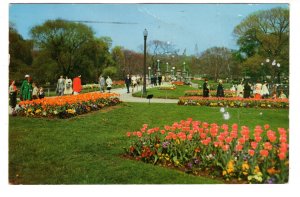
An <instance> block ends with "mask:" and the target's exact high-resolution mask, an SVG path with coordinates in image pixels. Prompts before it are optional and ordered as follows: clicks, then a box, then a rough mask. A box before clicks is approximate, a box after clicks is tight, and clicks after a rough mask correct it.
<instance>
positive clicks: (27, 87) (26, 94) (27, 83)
mask: <svg viewBox="0 0 300 197" xmlns="http://www.w3.org/2000/svg"><path fill="white" fill-rule="evenodd" d="M31 95H32V85H31V77H30V76H29V75H25V80H24V81H23V83H22V85H21V89H20V100H21V101H23V100H24V101H26V100H31Z"/></svg>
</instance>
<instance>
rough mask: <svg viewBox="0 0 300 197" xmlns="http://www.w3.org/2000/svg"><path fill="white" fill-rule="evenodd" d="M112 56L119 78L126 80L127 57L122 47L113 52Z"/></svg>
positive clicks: (114, 49)
mask: <svg viewBox="0 0 300 197" xmlns="http://www.w3.org/2000/svg"><path fill="white" fill-rule="evenodd" d="M111 56H112V59H113V61H114V66H115V67H116V68H117V74H116V75H117V77H118V78H119V79H123V78H125V75H126V73H125V55H124V52H123V48H122V47H121V46H116V47H114V48H113V49H112V51H111Z"/></svg>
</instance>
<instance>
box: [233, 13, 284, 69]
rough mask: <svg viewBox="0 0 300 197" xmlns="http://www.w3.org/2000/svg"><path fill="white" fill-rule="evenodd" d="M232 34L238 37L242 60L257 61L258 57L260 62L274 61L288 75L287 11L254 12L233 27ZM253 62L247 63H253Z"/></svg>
mask: <svg viewBox="0 0 300 197" xmlns="http://www.w3.org/2000/svg"><path fill="white" fill-rule="evenodd" d="M234 34H235V35H236V36H237V37H238V40H237V44H238V45H239V46H240V50H239V51H240V52H241V53H243V54H244V57H245V58H244V60H246V59H248V58H255V60H257V59H258V57H259V56H260V57H261V58H262V60H265V59H266V58H270V59H272V60H273V59H276V61H277V62H280V64H281V70H282V71H283V72H285V73H288V70H289V68H288V67H289V10H288V9H285V8H274V9H271V10H265V11H258V12H255V13H254V14H251V15H250V16H248V17H247V18H245V19H244V20H243V21H242V22H241V23H240V24H239V25H237V26H236V27H235V29H234ZM255 60H253V61H252V60H247V61H248V62H255ZM259 65H260V64H259ZM254 69H255V68H254ZM251 72H254V71H251Z"/></svg>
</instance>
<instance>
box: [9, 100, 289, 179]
mask: <svg viewBox="0 0 300 197" xmlns="http://www.w3.org/2000/svg"><path fill="white" fill-rule="evenodd" d="M228 111H229V113H230V114H231V119H230V120H228V121H225V120H223V119H222V114H221V113H220V112H219V108H210V107H193V106H178V105H176V104H154V103H153V104H147V103H146V104H144V103H129V104H127V103H124V104H121V105H119V106H116V107H113V108H110V110H106V111H104V110H102V111H97V112H93V113H90V114H86V115H82V116H79V117H75V118H72V119H41V118H26V117H9V180H10V182H11V183H13V184H210V183H223V182H221V181H220V180H216V179H212V178H208V177H197V176H192V175H188V174H185V173H183V172H181V171H178V170H175V169H168V168H163V167H160V166H155V165H152V164H146V163H143V162H141V161H135V160H129V159H125V158H123V157H122V154H123V153H124V152H123V147H125V146H128V145H129V140H130V138H127V137H126V136H125V134H126V132H127V131H136V130H138V129H139V128H141V127H142V124H144V123H147V124H149V126H150V127H156V126H160V127H161V126H164V125H166V124H171V123H173V122H175V121H180V120H181V119H186V118H188V117H192V118H193V119H195V120H201V121H207V122H210V123H212V122H216V123H218V124H223V123H228V124H232V123H238V124H239V125H240V126H242V125H247V126H250V128H252V129H253V128H254V127H255V125H257V124H260V125H264V124H266V123H268V124H270V125H271V128H273V129H276V128H277V127H284V128H288V127H289V120H288V110H262V109H231V108H230V109H228ZM260 112H262V113H263V114H262V115H260V114H259V113H260ZM129 119H130V121H128V120H129Z"/></svg>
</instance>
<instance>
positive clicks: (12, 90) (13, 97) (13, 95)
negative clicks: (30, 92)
mask: <svg viewBox="0 0 300 197" xmlns="http://www.w3.org/2000/svg"><path fill="white" fill-rule="evenodd" d="M17 93H18V89H17V87H16V85H15V80H12V81H11V83H10V85H9V105H10V106H11V108H12V115H15V114H16V112H15V108H16V105H17Z"/></svg>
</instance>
